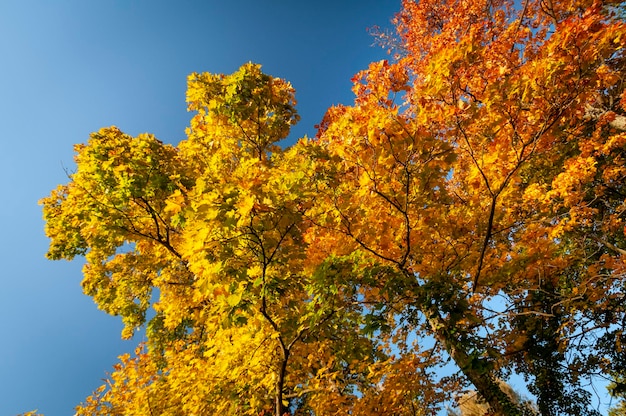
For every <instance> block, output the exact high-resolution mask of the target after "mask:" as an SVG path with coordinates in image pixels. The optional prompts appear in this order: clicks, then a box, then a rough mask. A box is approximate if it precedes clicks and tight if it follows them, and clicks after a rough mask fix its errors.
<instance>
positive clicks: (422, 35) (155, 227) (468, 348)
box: [42, 0, 626, 416]
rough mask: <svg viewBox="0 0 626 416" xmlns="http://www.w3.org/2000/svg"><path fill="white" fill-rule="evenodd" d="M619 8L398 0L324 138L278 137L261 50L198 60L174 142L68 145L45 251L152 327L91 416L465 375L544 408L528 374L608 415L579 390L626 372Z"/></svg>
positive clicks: (353, 392)
mask: <svg viewBox="0 0 626 416" xmlns="http://www.w3.org/2000/svg"><path fill="white" fill-rule="evenodd" d="M619 7H621V5H620V4H617V3H615V4H613V3H601V2H591V1H570V2H560V3H558V4H556V3H554V2H546V1H534V0H527V1H525V2H524V3H523V5H522V7H520V8H518V9H515V7H514V4H513V2H505V1H487V0H485V1H481V0H478V1H472V2H467V1H460V0H459V1H455V0H447V1H439V0H421V1H419V2H417V3H416V2H412V1H404V2H403V8H402V10H401V12H400V13H399V14H398V16H397V18H396V20H395V22H396V27H397V36H396V37H395V38H394V39H390V40H389V42H390V44H391V45H392V46H393V47H394V48H395V55H394V59H393V60H392V61H391V62H387V61H383V62H377V63H373V64H371V65H370V67H369V69H367V70H365V71H363V72H362V73H361V74H359V75H358V76H357V77H355V79H354V92H355V95H356V99H355V103H354V105H352V106H338V107H333V108H331V109H329V110H328V112H327V114H326V116H325V117H324V119H323V120H322V123H321V124H320V126H319V131H318V134H317V136H316V137H315V138H313V139H308V138H303V139H301V140H300V141H298V142H297V143H296V144H295V145H293V146H291V147H289V148H281V147H279V146H278V145H277V143H278V142H279V141H280V140H281V139H283V138H285V137H287V135H288V133H289V128H290V126H291V125H293V124H294V123H295V122H296V121H297V120H298V116H297V113H296V110H295V99H294V91H293V88H292V87H291V86H290V85H289V84H288V83H287V82H286V81H283V80H281V79H278V78H274V77H271V76H269V75H266V74H264V73H262V72H261V70H260V67H259V66H258V65H254V64H246V65H244V66H243V67H242V68H240V69H239V70H238V71H237V72H235V73H233V74H231V75H212V74H192V75H191V76H190V77H189V79H188V93H187V99H188V105H189V110H190V111H193V112H194V113H195V114H194V116H193V117H192V120H191V124H190V127H189V129H188V130H187V139H186V140H184V141H182V142H181V143H179V144H178V145H177V146H175V147H174V146H171V145H167V144H164V143H162V142H160V141H159V140H157V139H156V138H154V137H153V136H151V135H148V134H142V135H139V136H137V137H131V136H129V135H126V134H124V133H122V132H121V131H120V130H119V129H117V128H115V127H110V128H105V129H102V130H100V131H99V132H96V133H94V134H92V135H91V137H90V139H89V141H88V142H87V143H86V144H83V145H78V146H76V152H77V156H76V171H75V172H74V173H73V174H71V175H70V182H69V183H68V184H67V185H63V186H60V187H59V188H57V189H56V190H55V191H53V192H52V194H51V195H50V196H49V197H47V198H45V199H43V200H42V204H43V207H44V218H45V220H46V233H47V235H48V236H49V237H50V238H51V243H50V250H49V252H48V257H49V258H52V259H61V258H66V259H72V258H74V257H75V256H77V255H84V256H85V258H86V265H85V267H84V280H83V288H84V291H85V293H86V294H88V295H90V296H92V297H93V298H94V300H95V302H96V303H97V304H98V306H99V307H100V308H102V309H103V310H105V311H106V312H108V313H111V314H114V315H120V316H121V317H122V319H123V321H124V323H125V329H124V331H123V336H125V337H130V336H132V334H133V332H134V331H135V330H136V329H137V328H139V327H141V326H142V325H144V324H145V325H146V328H147V330H146V331H147V339H148V342H147V344H146V345H145V346H142V347H140V348H139V349H138V350H137V351H136V353H135V355H134V356H130V355H126V356H123V357H121V362H120V363H119V364H118V365H117V366H116V367H115V370H114V372H113V373H112V374H111V377H110V380H109V381H108V382H107V384H105V385H104V386H102V387H101V388H100V389H99V390H97V391H96V392H95V393H94V395H93V396H92V397H90V398H88V399H87V401H86V402H85V403H83V404H82V405H81V406H79V408H78V414H85V415H86V414H109V415H115V414H120V415H122V414H124V415H132V414H137V415H145V414H163V415H178V414H181V415H182V414H242V415H243V414H249V415H260V414H273V415H275V416H281V415H284V414H290V415H305V414H308V415H313V414H315V415H321V414H323V415H340V414H396V415H418V414H423V415H426V414H434V413H436V412H437V411H438V410H440V409H442V407H443V404H444V403H445V401H446V400H450V399H453V398H454V397H460V396H459V393H460V392H462V391H463V390H464V389H465V388H466V387H467V386H468V385H469V384H471V385H472V386H473V388H474V389H475V390H476V391H477V392H478V394H480V396H481V397H482V398H483V399H484V400H485V402H486V405H487V406H488V408H489V411H490V412H491V413H493V414H497V415H520V414H532V413H533V412H532V411H531V410H529V408H528V407H526V406H522V405H520V403H519V402H517V401H515V400H512V398H511V395H510V394H509V392H508V391H507V390H506V388H503V387H502V386H503V384H501V383H500V382H499V380H501V379H504V378H506V377H507V375H509V374H511V373H512V372H514V373H517V374H520V375H522V376H524V377H525V378H526V380H527V381H528V382H529V389H530V391H531V392H532V393H534V394H535V396H536V399H537V407H538V410H539V411H540V412H541V414H544V415H555V414H572V415H574V414H576V415H581V414H595V412H594V411H593V410H591V409H589V393H588V392H587V391H586V390H585V389H584V388H583V387H584V386H583V382H584V381H585V380H587V379H589V378H590V377H593V376H596V375H606V376H610V377H613V378H615V379H620V377H623V369H624V368H626V366H625V365H624V364H625V363H624V358H623V357H624V354H623V352H622V348H623V345H624V342H625V341H626V340H625V338H626V336H625V335H624V329H625V328H624V327H625V325H626V316H625V310H624V306H623V304H624V302H623V297H624V282H625V279H624V276H625V271H626V267H625V264H624V255H625V254H626V252H625V251H624V250H625V247H626V238H625V237H624V212H626V210H625V209H624V206H625V204H626V190H625V189H624V179H625V178H626V166H625V165H624V160H625V157H626V133H624V130H625V129H626V123H625V122H624V120H626V116H624V113H625V107H626V99H625V98H624V96H625V95H624V92H623V91H624V89H623V83H622V80H623V76H624V57H623V48H624V43H625V42H626V26H625V25H624V23H623V22H622V20H621V18H620V16H621V13H619V11H620V9H619ZM153 301H154V302H153ZM150 310H152V311H153V312H152V313H148V312H149V311H150ZM149 315H153V316H151V317H150V319H148V316H149ZM448 362H449V363H450V364H452V365H454V366H455V367H456V369H457V372H456V373H454V374H451V375H449V376H442V375H441V373H442V370H441V367H442V366H444V365H446V363H448Z"/></svg>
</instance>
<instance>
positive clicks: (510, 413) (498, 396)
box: [422, 306, 526, 416]
mask: <svg viewBox="0 0 626 416" xmlns="http://www.w3.org/2000/svg"><path fill="white" fill-rule="evenodd" d="M422 312H423V313H424V314H425V315H426V317H427V318H428V322H429V324H430V327H431V328H432V330H433V332H434V333H435V338H436V339H437V341H439V342H441V343H442V344H443V345H444V346H445V348H446V351H447V352H448V354H450V357H452V359H453V360H454V362H455V363H456V365H457V366H458V367H459V369H460V370H461V372H463V374H464V375H465V377H467V379H468V380H469V381H470V382H471V383H472V384H473V385H474V387H475V388H476V391H477V392H478V393H479V394H480V395H481V396H482V397H483V398H484V399H485V401H486V402H487V404H488V405H489V407H490V409H491V411H492V412H494V415H498V416H525V414H526V412H524V410H523V409H522V408H520V407H518V406H517V405H516V404H515V403H514V402H513V401H512V400H511V398H510V397H509V396H508V395H507V394H506V393H505V392H504V391H503V390H502V388H501V387H500V385H499V384H498V382H497V380H496V379H495V378H494V377H493V376H492V375H491V373H490V372H489V371H485V370H484V369H480V368H477V366H476V365H475V364H476V359H475V358H473V357H471V356H470V355H468V354H467V352H466V346H464V345H462V343H461V342H460V341H458V340H457V339H456V338H455V337H454V335H453V334H452V332H451V331H450V328H448V325H447V323H446V322H445V321H444V320H443V319H442V318H441V315H440V314H439V311H438V310H437V308H436V306H429V307H425V308H424V309H423V310H422Z"/></svg>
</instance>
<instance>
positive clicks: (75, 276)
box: [0, 0, 400, 416]
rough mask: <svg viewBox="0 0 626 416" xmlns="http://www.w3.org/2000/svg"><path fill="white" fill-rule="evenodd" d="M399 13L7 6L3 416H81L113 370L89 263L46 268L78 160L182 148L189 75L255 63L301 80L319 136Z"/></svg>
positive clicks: (1, 207) (309, 6) (342, 7)
mask: <svg viewBox="0 0 626 416" xmlns="http://www.w3.org/2000/svg"><path fill="white" fill-rule="evenodd" d="M399 7H400V1H399V0H358V1H356V0H355V1H345V0H332V1H328V0H317V1H302V2H300V1H296V0H283V1H278V0H274V1H272V0H266V1H258V0H247V1H244V0H229V1H225V0H223V1H217V0H204V1H201V0H195V1H192V0H181V1H169V2H166V1H157V0H141V1H139V0H125V1H123V0H91V1H85V0H57V1H50V0H47V1H46V0H38V1H32V0H2V1H1V2H0V144H1V145H2V150H1V151H0V180H1V181H2V193H1V195H2V196H1V198H2V200H1V203H0V222H1V224H0V232H1V234H0V261H1V262H2V267H1V268H0V279H1V280H0V282H1V286H0V331H1V334H2V335H1V338H0V340H1V341H0V416H5V415H15V414H17V413H20V412H25V411H27V410H32V409H39V411H40V412H43V413H45V414H46V416H64V415H71V414H73V408H74V406H75V405H76V404H77V403H79V402H80V401H81V400H83V399H84V398H85V397H86V396H87V395H89V394H90V392H91V391H92V390H94V389H95V388H97V387H98V386H99V385H100V384H101V383H102V378H104V377H105V374H106V372H107V371H110V370H111V366H112V365H113V364H114V363H115V362H116V361H117V360H116V357H117V356H118V355H120V354H122V353H124V352H130V351H132V350H133V349H134V346H135V345H136V343H137V341H139V340H137V339H136V340H133V341H121V340H120V330H121V323H120V320H119V319H118V318H114V317H109V316H108V315H106V314H104V313H103V312H100V311H98V310H97V308H96V306H95V305H94V304H93V302H92V301H91V299H90V298H88V297H86V296H84V295H83V294H82V293H81V288H80V281H81V271H80V269H81V261H80V260H77V261H75V262H72V263H68V262H50V261H47V260H45V258H44V253H45V251H46V248H47V244H48V241H47V239H46V238H45V236H44V234H43V222H42V219H41V209H40V207H39V206H38V205H37V200H38V199H39V198H41V197H43V196H46V195H47V194H48V193H49V191H50V190H51V189H52V188H54V187H55V186H56V185H57V184H59V183H65V182H67V178H66V176H65V172H64V167H68V168H71V167H72V157H73V151H72V145H73V144H74V143H78V142H84V141H86V139H87V138H88V135H89V133H90V132H92V131H94V130H97V129H99V128H100V127H104V126H109V125H113V124H114V125H117V126H118V127H120V128H121V129H122V130H124V131H126V132H127V133H130V134H133V135H134V134H138V133H140V132H144V131H148V132H151V133H154V134H156V136H157V137H159V138H160V139H161V140H163V141H166V142H170V143H178V142H179V141H180V140H181V139H183V138H184V129H185V126H186V125H187V123H188V119H189V114H188V113H187V112H186V110H185V80H186V76H187V74H188V73H190V72H203V71H209V72H224V73H231V72H233V71H235V70H236V69H237V68H238V67H239V66H240V65H241V64H243V63H245V62H247V61H253V62H258V63H260V64H262V65H263V69H264V71H265V72H267V73H269V74H272V75H275V76H280V77H282V78H285V79H288V80H290V81H291V82H292V83H293V85H294V86H295V88H296V90H297V98H298V101H299V110H300V114H301V116H302V121H301V123H300V125H299V126H298V127H297V128H296V129H295V131H294V134H293V135H292V138H297V137H300V136H302V135H304V134H309V135H312V134H314V132H315V130H314V128H313V126H314V125H315V124H316V123H318V122H319V121H320V118H321V117H322V115H323V113H324V111H325V109H326V108H327V107H328V106H330V105H332V104H336V103H346V104H349V103H350V102H351V100H352V94H351V92H350V87H351V83H350V78H351V77H352V75H354V73H356V72H357V71H359V70H360V69H363V68H365V67H366V66H367V64H368V63H369V62H371V61H373V60H378V59H382V58H384V57H385V53H384V51H383V50H382V49H381V48H380V47H374V46H372V44H373V42H374V39H373V38H372V37H371V36H370V35H369V34H368V32H367V28H368V27H372V26H374V25H380V26H389V21H390V19H391V18H392V16H393V14H394V13H395V12H396V11H397V10H398V9H399Z"/></svg>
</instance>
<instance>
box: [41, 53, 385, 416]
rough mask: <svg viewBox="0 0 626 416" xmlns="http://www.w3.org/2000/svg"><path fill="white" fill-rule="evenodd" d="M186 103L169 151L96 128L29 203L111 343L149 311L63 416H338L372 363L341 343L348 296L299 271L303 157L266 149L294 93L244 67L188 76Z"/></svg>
mask: <svg viewBox="0 0 626 416" xmlns="http://www.w3.org/2000/svg"><path fill="white" fill-rule="evenodd" d="M187 97H188V103H189V110H191V111H194V112H195V115H194V116H193V118H192V121H191V125H190V127H189V129H188V131H187V135H188V138H187V139H186V140H185V141H183V142H181V143H180V144H179V145H178V146H176V147H174V146H171V145H166V144H163V143H162V142H160V141H159V140H157V139H156V138H154V137H153V136H151V135H148V134H141V135H139V136H137V137H131V136H129V135H127V134H124V133H122V132H121V131H120V130H119V129H117V128H115V127H110V128H105V129H102V130H100V131H98V132H97V133H94V134H92V135H91V137H90V139H89V141H88V142H87V143H86V144H82V145H77V146H76V152H77V156H76V171H75V172H74V173H72V174H71V176H70V182H69V183H68V184H67V185H63V186H60V187H59V188H57V189H56V190H55V191H53V192H52V194H51V195H50V196H49V197H47V198H45V199H43V200H42V204H43V206H44V217H45V219H46V233H47V234H48V236H49V237H50V238H51V243H50V250H49V252H48V257H49V258H52V259H60V258H65V259H72V258H73V257H75V256H76V255H84V256H85V258H86V264H85V266H84V280H83V288H84V291H85V293H86V294H88V295H90V296H92V297H93V298H94V300H95V302H96V303H97V305H98V306H99V307H100V308H101V309H103V310H104V311H106V312H108V313H111V314H113V315H119V316H121V317H122V319H123V321H124V323H125V328H124V330H123V333H122V335H123V336H124V337H130V336H132V334H133V332H134V331H135V330H136V329H138V328H140V327H141V326H142V325H143V324H144V323H145V322H146V319H147V316H148V315H149V311H150V310H152V312H151V314H153V316H152V317H151V318H150V320H149V322H148V323H147V330H146V332H147V346H145V347H144V348H140V349H138V350H137V351H136V354H135V356H130V355H126V356H123V357H121V362H120V363H119V364H118V365H117V366H116V367H115V371H114V372H113V373H112V375H111V378H110V380H109V381H108V382H107V384H105V385H104V386H102V387H101V388H100V389H98V390H97V391H96V392H95V393H94V395H93V396H92V397H90V398H89V399H88V400H87V401H86V402H85V403H84V404H83V405H81V406H80V407H79V408H78V414H89V415H92V414H103V415H104V414H106V415H111V414H119V415H131V414H132V415H146V414H164V415H165V414H171V415H179V414H181V415H182V414H184V415H189V414H241V415H244V414H247V415H259V414H263V413H264V412H265V413H266V414H274V415H277V416H280V415H283V414H285V413H289V412H293V411H301V412H305V411H309V410H310V411H315V412H316V413H325V414H331V413H341V412H342V411H343V410H342V409H344V410H345V409H346V408H348V407H350V406H351V405H352V403H353V402H354V401H355V400H357V398H358V395H357V392H358V391H361V390H364V389H367V388H371V386H372V382H371V381H369V380H368V378H367V377H366V376H365V373H364V368H366V367H367V365H368V364H373V363H374V362H376V361H378V360H380V359H382V358H384V357H383V354H381V353H380V352H378V351H377V350H375V349H374V348H373V342H372V341H371V340H370V339H368V338H367V337H365V336H363V335H361V334H360V333H359V332H358V330H355V329H358V328H359V325H360V324H359V322H360V319H361V316H362V314H361V312H360V310H359V307H360V306H359V305H358V304H357V303H356V302H354V297H355V296H356V295H355V294H350V293H346V292H345V291H343V290H341V291H340V290H338V289H337V288H336V287H335V286H332V285H331V286H328V285H326V282H328V278H326V277H325V278H317V279H314V278H313V274H312V273H313V272H315V271H314V270H313V271H312V270H308V269H306V268H305V267H304V259H305V254H306V244H305V243H304V241H303V233H304V232H305V231H306V229H307V227H308V225H307V220H306V216H305V214H306V212H307V211H308V210H309V209H310V207H311V205H312V203H313V200H314V194H313V193H312V192H311V189H310V188H309V179H308V169H309V167H308V166H307V164H306V163H308V159H306V158H303V157H302V156H301V155H299V154H298V153H296V152H295V151H293V150H288V151H282V150H281V149H280V148H279V147H278V146H277V145H276V142H278V141H279V140H281V139H283V138H285V137H286V136H287V135H288V133H289V129H290V126H291V125H292V124H294V123H295V122H296V121H297V120H298V116H297V113H296V111H295V100H294V91H293V89H292V87H291V85H290V84H289V83H287V82H285V81H283V80H281V79H279V78H274V77H271V76H269V75H266V74H264V73H262V72H261V70H260V66H258V65H254V64H246V65H244V66H243V67H241V68H240V69H239V70H238V71H237V72H235V73H233V74H231V75H214V74H192V75H191V76H190V77H189V80H188V93H187ZM318 274H320V273H319V272H318ZM330 275H332V271H327V272H325V273H324V274H323V276H330ZM307 409H308V410H307Z"/></svg>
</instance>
